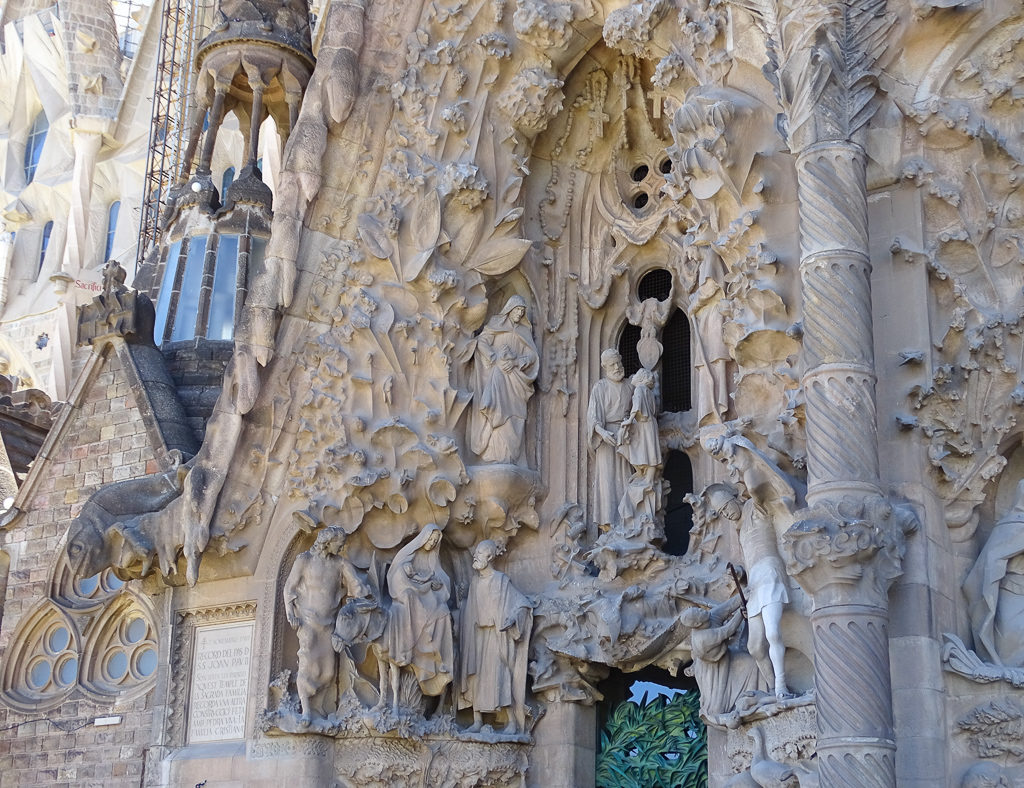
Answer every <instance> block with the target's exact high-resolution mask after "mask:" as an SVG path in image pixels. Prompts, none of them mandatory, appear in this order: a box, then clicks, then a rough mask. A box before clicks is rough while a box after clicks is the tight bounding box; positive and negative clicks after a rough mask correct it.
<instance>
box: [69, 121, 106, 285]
mask: <svg viewBox="0 0 1024 788" xmlns="http://www.w3.org/2000/svg"><path fill="white" fill-rule="evenodd" d="M71 133H72V137H71V139H72V146H73V147H74V151H75V169H74V173H73V174H72V176H71V212H70V215H69V217H68V235H67V240H66V241H65V243H64V257H63V259H62V260H61V266H60V270H61V272H62V273H64V274H68V275H71V274H72V273H77V272H78V271H80V270H82V269H83V268H85V267H86V265H85V264H86V243H87V240H88V234H89V206H90V202H91V199H92V181H93V174H94V173H95V171H96V158H97V157H98V156H99V152H100V148H101V147H102V145H103V134H102V132H101V131H99V130H94V129H84V128H75V129H72V132H71Z"/></svg>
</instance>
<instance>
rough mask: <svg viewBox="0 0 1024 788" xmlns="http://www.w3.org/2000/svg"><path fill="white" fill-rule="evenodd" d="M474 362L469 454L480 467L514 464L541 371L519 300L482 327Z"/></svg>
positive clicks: (508, 304)
mask: <svg viewBox="0 0 1024 788" xmlns="http://www.w3.org/2000/svg"><path fill="white" fill-rule="evenodd" d="M473 359H474V362H475V369H474V377H475V384H476V385H475V386H474V388H475V390H476V397H477V401H476V406H475V407H474V409H473V420H472V426H471V432H470V448H472V450H473V452H474V453H476V454H477V455H479V457H480V459H482V460H483V461H484V462H502V463H516V462H518V461H519V459H520V457H521V455H522V450H523V437H524V427H525V426H526V405H527V402H528V401H529V399H530V397H531V396H532V395H533V386H534V381H535V380H536V379H537V372H538V371H539V369H540V356H539V355H538V353H537V346H536V344H535V343H534V341H533V332H532V326H531V325H530V321H529V319H528V318H527V316H526V301H525V300H524V299H523V298H522V296H512V297H511V298H509V299H508V301H507V302H506V303H505V306H504V307H503V308H502V310H501V312H500V313H499V314H498V315H495V316H494V317H493V318H491V320H490V321H489V322H488V323H487V325H486V326H484V329H483V331H482V332H481V333H480V336H479V337H478V338H477V340H476V349H475V351H474V353H473Z"/></svg>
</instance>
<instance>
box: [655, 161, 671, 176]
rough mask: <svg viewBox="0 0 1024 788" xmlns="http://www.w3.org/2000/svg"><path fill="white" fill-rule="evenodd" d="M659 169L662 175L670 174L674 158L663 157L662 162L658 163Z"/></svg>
mask: <svg viewBox="0 0 1024 788" xmlns="http://www.w3.org/2000/svg"><path fill="white" fill-rule="evenodd" d="M658 170H659V171H660V172H661V174H662V175H668V174H669V173H670V172H672V159H663V160H662V162H661V164H659V165H658Z"/></svg>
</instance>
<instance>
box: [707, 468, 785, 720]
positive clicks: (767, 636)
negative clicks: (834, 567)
mask: <svg viewBox="0 0 1024 788" xmlns="http://www.w3.org/2000/svg"><path fill="white" fill-rule="evenodd" d="M709 500H710V505H711V508H712V510H713V511H714V512H715V513H716V514H717V516H718V517H720V518H724V519H725V520H728V521H730V522H731V523H733V525H734V527H735V528H736V530H737V533H738V535H739V541H740V550H741V552H742V553H743V561H744V565H745V566H746V567H748V568H747V589H748V591H747V601H746V603H747V621H748V622H749V625H750V632H749V635H748V639H747V648H748V649H749V651H750V654H751V656H753V657H754V659H755V660H757V663H758V666H759V668H760V669H761V673H762V675H763V676H764V678H765V680H766V681H768V682H769V683H771V684H772V686H773V689H774V692H775V695H776V697H777V698H779V699H780V700H781V699H784V698H787V697H790V692H789V688H788V686H787V684H786V670H785V654H786V646H785V643H783V640H782V630H781V624H782V611H783V607H784V606H785V604H786V603H787V602H789V592H788V591H787V587H786V570H785V566H784V565H783V563H782V558H781V557H780V556H779V547H778V541H777V539H776V536H775V529H774V528H773V527H772V523H771V520H770V519H769V518H768V515H767V513H766V512H765V510H764V509H763V508H762V507H761V506H760V505H759V504H758V503H757V502H756V501H755V500H754V499H752V498H750V499H747V500H746V501H745V502H744V503H743V504H742V506H741V505H740V502H739V497H738V495H737V493H736V491H735V489H734V488H733V489H730V487H729V486H727V485H717V486H713V489H711V490H710V491H709Z"/></svg>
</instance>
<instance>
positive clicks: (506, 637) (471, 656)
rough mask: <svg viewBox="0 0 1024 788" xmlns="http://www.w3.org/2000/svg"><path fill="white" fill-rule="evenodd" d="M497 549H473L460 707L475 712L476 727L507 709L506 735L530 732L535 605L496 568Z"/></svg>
mask: <svg viewBox="0 0 1024 788" xmlns="http://www.w3.org/2000/svg"><path fill="white" fill-rule="evenodd" d="M497 555H498V546H497V545H496V544H495V543H494V542H492V541H491V540H490V539H487V540H485V541H483V542H481V543H480V544H479V545H478V546H477V548H476V550H474V551H473V569H474V570H476V574H475V575H474V576H473V579H472V581H471V582H470V585H469V596H468V597H467V598H466V604H465V605H464V606H463V608H462V619H461V623H462V626H461V628H460V633H459V634H460V645H461V648H462V659H461V676H462V691H461V692H460V693H459V708H463V709H464V708H472V709H473V727H472V728H471V729H470V730H473V731H478V730H480V728H481V727H483V715H484V714H494V713H498V712H501V711H503V710H504V711H506V713H507V716H508V722H507V724H506V725H505V730H504V732H505V733H508V734H515V733H523V732H524V731H525V730H526V668H527V663H528V656H529V647H530V629H531V628H532V625H533V606H532V605H531V604H530V600H529V599H527V598H526V597H525V596H524V595H523V594H522V593H520V592H519V591H518V590H516V587H515V586H513V585H512V581H511V580H509V579H508V576H507V575H506V574H504V573H503V572H499V571H498V570H497V569H495V568H494V566H493V564H494V559H495V558H496V557H497Z"/></svg>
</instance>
